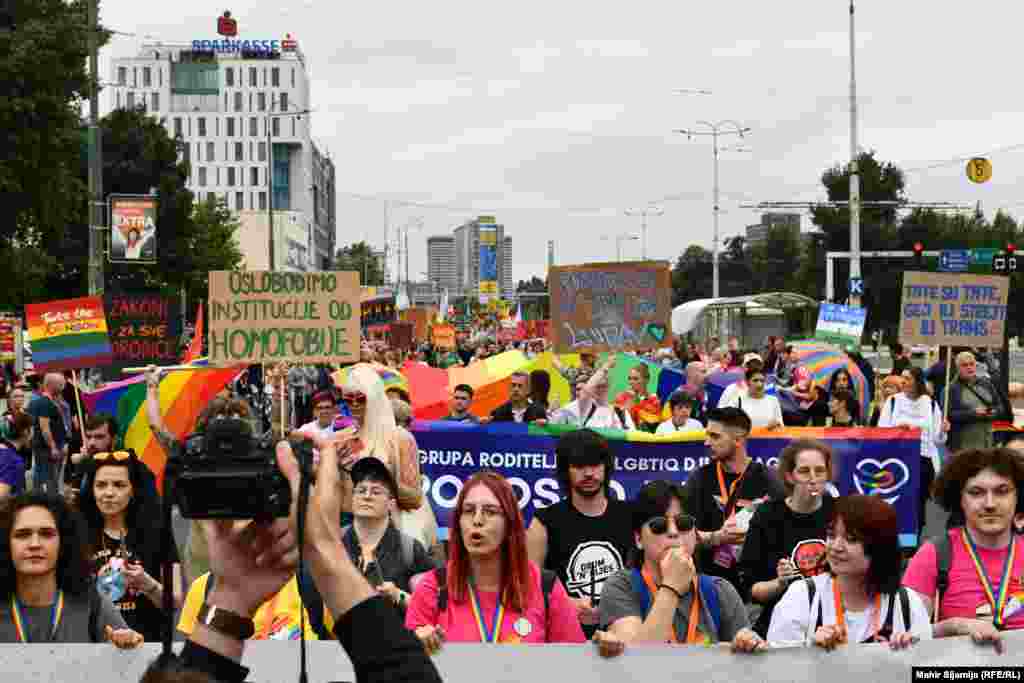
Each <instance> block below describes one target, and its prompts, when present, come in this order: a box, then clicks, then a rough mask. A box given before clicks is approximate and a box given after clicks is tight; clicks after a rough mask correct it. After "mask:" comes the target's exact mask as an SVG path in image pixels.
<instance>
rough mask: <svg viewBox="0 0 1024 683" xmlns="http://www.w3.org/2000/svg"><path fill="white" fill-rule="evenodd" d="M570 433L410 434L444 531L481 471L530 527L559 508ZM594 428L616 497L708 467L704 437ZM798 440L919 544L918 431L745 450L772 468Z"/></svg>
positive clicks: (797, 433)
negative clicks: (509, 491) (880, 504)
mask: <svg viewBox="0 0 1024 683" xmlns="http://www.w3.org/2000/svg"><path fill="white" fill-rule="evenodd" d="M474 399H475V397H474ZM569 429H572V428H568V427H564V426H547V427H536V426H532V425H523V424H491V425H488V426H486V427H479V426H476V425H465V424H462V423H457V422H444V421H438V422H421V421H416V422H415V423H414V424H413V429H412V431H413V434H414V435H415V437H416V443H417V445H418V446H419V455H420V471H421V472H422V473H423V491H424V494H425V495H426V496H427V498H428V500H429V501H430V504H431V505H432V506H433V507H434V513H435V515H436V516H437V521H438V525H439V526H441V527H446V526H448V523H449V522H450V520H451V510H452V508H453V507H454V506H455V500H456V498H457V497H458V494H459V491H460V490H461V488H462V484H463V482H465V481H466V480H467V479H468V478H469V477H471V476H472V475H473V474H475V473H476V472H478V471H480V470H482V469H493V470H495V471H497V472H499V473H500V474H502V475H503V476H505V477H506V478H508V479H509V482H510V483H511V484H512V487H513V488H514V489H515V491H516V495H517V497H518V499H519V507H520V508H521V509H522V512H523V516H524V518H525V520H526V523H527V524H529V523H530V519H531V518H532V516H533V513H534V511H535V510H536V509H538V508H543V507H547V506H548V505H552V504H554V503H557V502H558V501H559V499H560V497H561V496H562V495H563V494H562V492H561V491H559V487H558V477H557V474H556V471H555V453H554V451H555V444H556V443H557V441H558V436H559V435H560V434H562V433H564V432H565V431H568V430H569ZM597 431H600V432H601V434H602V435H603V436H604V437H605V438H606V439H607V440H608V445H609V446H610V447H611V451H612V455H613V456H614V457H615V473H614V475H613V476H612V481H611V490H612V492H613V495H614V496H615V497H616V498H618V499H620V500H631V499H632V498H633V497H634V496H635V495H636V493H637V492H638V491H639V490H640V487H642V486H643V485H644V484H645V483H646V482H648V481H651V480H655V479H668V480H671V481H675V482H679V483H683V482H685V481H686V480H687V478H689V476H690V475H691V474H693V472H694V471H695V470H696V469H698V468H699V467H701V466H702V465H705V464H707V462H709V460H708V454H707V448H705V446H704V433H703V432H694V433H689V434H686V433H682V434H673V435H670V436H654V435H651V434H647V433H646V432H620V431H617V430H597ZM797 438H815V439H821V440H823V441H824V442H825V443H827V444H829V445H830V446H831V447H832V449H833V451H834V452H835V455H836V458H837V461H836V462H837V466H836V467H835V468H834V469H835V471H836V473H837V475H836V476H837V479H836V481H835V482H834V485H835V488H836V489H837V491H838V493H839V494H840V495H847V494H851V493H863V494H867V495H880V496H882V497H883V498H884V499H885V500H886V501H887V502H889V503H890V504H892V505H893V506H894V507H895V508H896V511H897V513H898V514H899V519H900V545H901V546H903V547H913V546H915V545H916V543H917V515H918V495H917V492H918V487H919V481H920V462H921V435H920V431H919V430H888V429H837V430H831V429H815V428H790V429H785V430H779V431H774V432H764V433H756V432H755V434H754V435H753V436H752V437H751V438H750V439H749V441H748V442H747V451H748V453H749V454H750V456H751V457H752V458H754V459H755V460H757V461H759V462H763V463H764V464H766V465H768V466H769V467H775V465H776V464H777V463H778V460H777V459H778V454H779V452H780V451H781V450H782V449H783V448H784V447H785V446H786V445H787V444H788V443H789V442H790V441H792V440H793V439H797Z"/></svg>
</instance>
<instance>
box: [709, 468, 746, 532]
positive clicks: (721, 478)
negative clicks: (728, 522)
mask: <svg viewBox="0 0 1024 683" xmlns="http://www.w3.org/2000/svg"><path fill="white" fill-rule="evenodd" d="M749 466H750V464H749V463H748V464H747V467H744V468H743V471H742V472H740V476H738V477H736V479H735V481H733V482H732V484H730V485H729V490H728V491H726V488H725V468H724V467H722V463H720V462H716V463H715V471H716V472H717V473H718V491H719V493H720V494H721V496H722V504H723V505H728V503H729V499H730V498H732V494H733V491H735V490H736V487H737V486H739V485H740V482H741V481H743V477H745V476H746V475H747V468H748V467H749ZM724 513H725V518H726V519H728V518H729V515H730V513H731V510H730V509H729V508H726V509H725V511H724Z"/></svg>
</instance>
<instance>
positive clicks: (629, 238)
mask: <svg viewBox="0 0 1024 683" xmlns="http://www.w3.org/2000/svg"><path fill="white" fill-rule="evenodd" d="M610 237H611V236H610V235H605V236H603V237H602V238H601V239H603V240H606V239H609V238H610ZM614 237H615V260H616V261H622V243H623V242H635V241H636V240H638V239H640V238H639V237H637V236H636V235H634V234H632V233H628V232H620V233H618V234H617V235H615V236H614Z"/></svg>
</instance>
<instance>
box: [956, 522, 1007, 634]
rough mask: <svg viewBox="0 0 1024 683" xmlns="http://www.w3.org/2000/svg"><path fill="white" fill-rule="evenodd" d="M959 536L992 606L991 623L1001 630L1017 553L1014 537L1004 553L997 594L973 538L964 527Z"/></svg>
mask: <svg viewBox="0 0 1024 683" xmlns="http://www.w3.org/2000/svg"><path fill="white" fill-rule="evenodd" d="M960 538H962V539H963V541H964V548H966V549H967V554H968V555H970V557H971V560H972V561H973V562H974V571H975V572H976V573H977V574H978V580H979V581H981V587H982V588H983V589H985V598H987V599H988V604H990V605H991V606H992V624H993V625H994V626H995V627H996V628H997V629H999V630H1002V629H1003V610H1004V609H1006V602H1007V600H1008V599H1009V598H1010V574H1012V573H1013V560H1014V558H1015V557H1016V555H1017V540H1016V537H1013V538H1011V539H1010V548H1009V550H1008V551H1007V553H1006V560H1004V562H1003V575H1002V577H1000V579H999V594H998V595H996V594H995V592H994V590H993V587H992V580H991V579H990V578H989V576H988V572H987V571H985V567H984V566H983V565H982V564H981V558H979V557H978V549H977V547H976V546H975V545H974V539H973V538H971V535H970V533H968V531H967V528H966V527H965V528H963V529H961V534H960Z"/></svg>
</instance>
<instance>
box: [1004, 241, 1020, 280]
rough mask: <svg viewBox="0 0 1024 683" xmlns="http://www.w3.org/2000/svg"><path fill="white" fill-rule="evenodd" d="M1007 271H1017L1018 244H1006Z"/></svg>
mask: <svg viewBox="0 0 1024 683" xmlns="http://www.w3.org/2000/svg"><path fill="white" fill-rule="evenodd" d="M1006 272H1008V273H1016V272H1017V245H1016V244H1007V245H1006Z"/></svg>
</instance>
